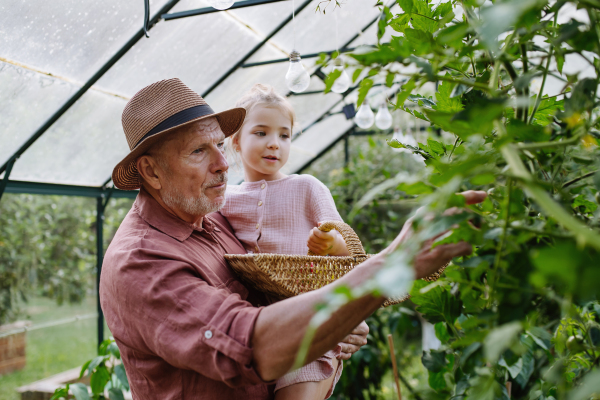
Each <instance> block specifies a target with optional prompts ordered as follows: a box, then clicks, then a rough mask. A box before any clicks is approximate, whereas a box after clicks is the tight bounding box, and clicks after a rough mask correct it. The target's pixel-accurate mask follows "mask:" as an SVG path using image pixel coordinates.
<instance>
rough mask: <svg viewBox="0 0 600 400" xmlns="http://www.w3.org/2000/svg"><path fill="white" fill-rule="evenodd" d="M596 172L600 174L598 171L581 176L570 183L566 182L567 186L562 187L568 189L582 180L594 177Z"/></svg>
mask: <svg viewBox="0 0 600 400" xmlns="http://www.w3.org/2000/svg"><path fill="white" fill-rule="evenodd" d="M596 172H598V171H592V172H588V173H587V174H583V175H581V176H580V177H579V178H575V179H571V180H570V181H568V182H565V184H564V185H563V186H562V187H563V188H566V187H567V186H571V185H572V184H574V183H576V182H579V181H580V180H582V179H585V178H589V177H590V176H592V175H594V174H595V173H596Z"/></svg>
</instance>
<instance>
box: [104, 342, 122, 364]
mask: <svg viewBox="0 0 600 400" xmlns="http://www.w3.org/2000/svg"><path fill="white" fill-rule="evenodd" d="M107 350H108V352H109V353H110V354H112V355H113V357H115V358H116V359H117V360H120V359H121V351H120V350H119V346H117V343H115V342H112V343H111V344H109V345H108V348H107Z"/></svg>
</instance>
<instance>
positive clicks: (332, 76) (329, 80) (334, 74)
mask: <svg viewBox="0 0 600 400" xmlns="http://www.w3.org/2000/svg"><path fill="white" fill-rule="evenodd" d="M341 75H342V70H341V69H339V68H336V69H334V70H333V71H331V72H330V73H329V74H327V77H326V78H325V91H324V92H325V93H329V92H330V91H331V88H332V87H333V84H334V83H335V81H336V79H337V78H339V77H340V76H341Z"/></svg>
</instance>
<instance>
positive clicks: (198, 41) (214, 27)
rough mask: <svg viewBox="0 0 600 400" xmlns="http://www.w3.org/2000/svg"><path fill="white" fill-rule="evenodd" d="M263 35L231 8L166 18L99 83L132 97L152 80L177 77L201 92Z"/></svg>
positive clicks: (102, 86)
mask: <svg viewBox="0 0 600 400" xmlns="http://www.w3.org/2000/svg"><path fill="white" fill-rule="evenodd" d="M260 40H261V38H260V37H259V36H258V35H257V34H256V33H255V32H253V31H252V30H250V29H249V28H248V27H247V26H245V25H244V24H243V23H242V22H240V21H239V20H237V19H235V18H233V17H232V16H231V15H230V14H229V13H223V12H221V13H212V14H207V15H200V16H196V17H190V18H183V19H178V20H172V21H162V22H160V23H159V24H157V25H156V26H155V27H154V28H153V29H152V31H151V36H150V38H149V39H142V40H141V41H140V42H138V43H137V44H136V45H135V46H134V47H133V48H132V49H131V50H130V51H129V52H128V53H127V54H126V55H125V56H124V57H123V58H122V59H121V60H120V61H119V62H118V63H117V64H116V65H115V66H114V67H113V68H112V69H111V70H110V71H109V72H108V73H107V74H106V75H105V76H104V77H103V78H102V79H101V80H100V81H99V82H98V86H99V87H101V88H102V89H104V90H108V91H110V92H115V93H119V94H121V95H123V96H126V97H131V96H133V94H135V93H136V92H137V91H138V90H140V89H141V88H143V87H144V86H147V85H149V84H151V83H153V82H157V81H159V80H162V79H167V78H173V77H178V78H180V79H181V80H182V81H183V82H185V83H186V84H187V85H188V86H190V87H191V88H192V89H194V90H195V91H197V92H198V93H200V94H202V93H203V92H204V91H206V90H207V89H208V88H209V87H210V86H211V85H212V84H213V83H214V82H215V81H217V80H218V79H219V78H220V77H221V76H222V75H223V74H224V73H225V72H226V71H227V70H228V69H229V68H230V67H232V66H233V65H234V64H235V63H236V62H237V61H239V60H240V59H241V58H242V57H244V55H245V54H246V53H247V52H248V51H249V49H251V48H252V47H254V46H255V45H256V44H258V43H259V42H260Z"/></svg>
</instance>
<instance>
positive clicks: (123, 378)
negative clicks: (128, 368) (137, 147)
mask: <svg viewBox="0 0 600 400" xmlns="http://www.w3.org/2000/svg"><path fill="white" fill-rule="evenodd" d="M114 373H115V375H117V378H118V379H119V382H121V384H122V385H123V386H124V387H125V388H126V389H127V390H129V379H127V373H126V372H125V366H123V364H118V365H116V366H115V370H114Z"/></svg>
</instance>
